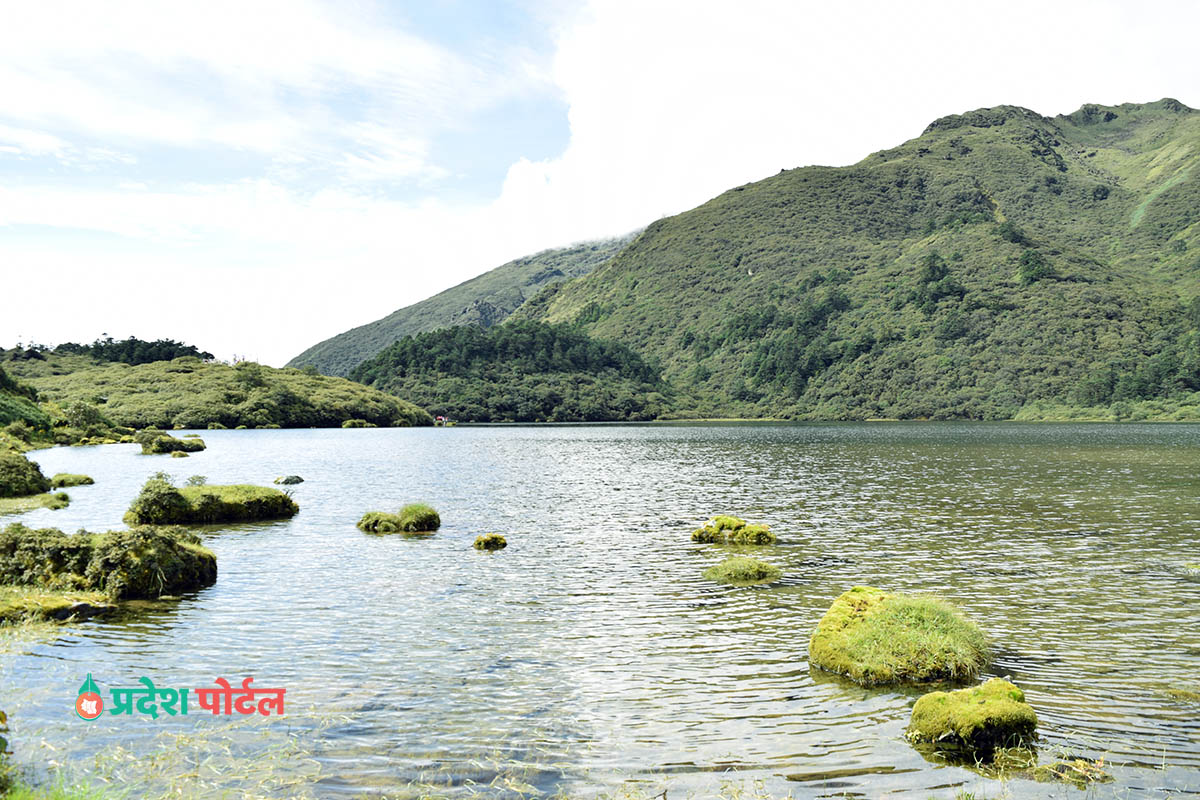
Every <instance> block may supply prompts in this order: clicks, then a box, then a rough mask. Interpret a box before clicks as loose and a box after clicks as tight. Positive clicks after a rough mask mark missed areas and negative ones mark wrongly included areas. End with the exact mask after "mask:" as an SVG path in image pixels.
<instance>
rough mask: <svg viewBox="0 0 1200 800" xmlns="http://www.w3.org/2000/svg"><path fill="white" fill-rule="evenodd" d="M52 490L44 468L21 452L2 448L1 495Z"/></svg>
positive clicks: (0, 455)
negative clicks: (43, 472) (43, 471)
mask: <svg viewBox="0 0 1200 800" xmlns="http://www.w3.org/2000/svg"><path fill="white" fill-rule="evenodd" d="M48 491H50V481H49V480H47V479H46V476H45V475H43V474H42V469H41V467H39V466H38V465H37V464H35V463H33V462H32V461H30V460H29V459H28V458H26V457H25V456H23V455H21V454H20V453H13V452H8V451H3V450H0V497H24V496H26V495H31V494H41V493H43V492H48Z"/></svg>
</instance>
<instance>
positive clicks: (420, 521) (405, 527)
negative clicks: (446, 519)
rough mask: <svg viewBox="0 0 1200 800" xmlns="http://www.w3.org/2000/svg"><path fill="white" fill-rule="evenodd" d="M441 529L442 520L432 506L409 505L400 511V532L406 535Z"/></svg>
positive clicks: (422, 504)
mask: <svg viewBox="0 0 1200 800" xmlns="http://www.w3.org/2000/svg"><path fill="white" fill-rule="evenodd" d="M440 527H442V518H441V517H440V516H438V512H437V511H434V509H433V506H427V505H425V504H424V503H409V504H408V505H406V506H405V507H404V508H402V509H400V530H402V531H404V532H406V533H425V532H430V531H436V530H437V529H438V528H440Z"/></svg>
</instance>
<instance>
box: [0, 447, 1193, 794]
mask: <svg viewBox="0 0 1200 800" xmlns="http://www.w3.org/2000/svg"><path fill="white" fill-rule="evenodd" d="M205 439H206V440H207V441H208V444H209V449H208V450H207V451H205V452H202V453H198V454H195V455H193V456H192V457H191V458H190V459H188V460H186V461H173V460H170V459H166V458H161V457H146V456H141V455H138V454H136V448H135V447H133V446H109V447H101V448H64V449H56V450H51V451H42V452H38V453H35V454H33V457H34V458H35V459H36V460H38V461H39V462H40V463H41V464H42V466H43V468H44V470H45V471H46V472H47V473H48V474H49V473H52V472H59V471H66V472H83V473H87V474H90V475H92V476H93V477H95V478H96V485H95V486H87V487H79V488H76V489H72V490H70V494H71V496H72V498H73V502H72V504H71V506H70V508H68V509H65V510H61V511H55V512H50V511H46V510H40V511H37V512H32V513H30V514H26V515H24V516H23V517H21V519H22V520H23V521H25V522H27V524H30V525H54V526H56V527H61V528H64V529H66V530H74V529H75V528H78V527H82V526H85V525H86V526H87V527H89V528H91V529H94V530H95V529H104V528H106V527H115V526H119V525H120V518H121V514H122V513H123V511H124V510H125V508H126V507H127V506H128V504H129V501H130V500H131V499H132V497H133V496H134V494H135V493H136V491H137V489H138V487H139V486H140V484H141V483H142V481H144V480H145V478H146V477H147V476H148V475H149V474H150V473H152V472H154V471H156V470H159V469H165V470H167V471H169V472H172V473H173V474H174V475H175V476H176V477H177V478H179V479H181V480H182V479H184V478H186V477H187V476H188V475H190V474H194V473H199V474H203V475H206V476H207V477H208V478H209V481H210V482H213V483H219V482H234V481H237V482H242V481H245V482H257V483H266V482H269V481H271V480H272V479H273V478H274V477H276V476H277V475H283V474H292V473H294V474H299V475H302V476H304V478H305V479H306V480H305V483H303V484H300V485H298V486H295V487H292V488H293V494H294V496H295V497H296V500H297V501H298V502H299V504H300V506H301V509H302V510H301V513H300V515H298V516H297V517H295V518H294V519H292V520H289V521H287V522H281V523H274V524H256V525H242V526H236V527H233V528H230V529H226V530H219V531H217V530H212V531H208V532H206V533H205V534H204V535H205V536H206V539H207V544H208V546H209V547H211V548H212V549H213V550H214V551H216V553H217V557H218V562H219V570H220V577H219V579H218V582H217V584H216V585H215V586H213V587H211V588H209V589H207V590H204V591H202V592H200V593H198V594H196V595H194V596H190V597H186V598H184V599H183V600H182V601H180V602H179V603H177V604H167V605H165V606H156V607H154V608H151V609H148V610H147V611H146V612H145V613H143V614H140V615H138V616H136V617H134V618H131V619H126V620H123V621H109V622H104V621H93V622H89V623H85V624H80V625H76V626H74V627H72V628H70V629H69V630H67V631H65V632H64V635H63V636H61V637H60V638H58V639H57V640H55V641H52V642H35V643H31V644H29V645H27V646H25V647H24V648H23V649H24V652H19V653H9V654H7V655H4V656H0V687H2V692H3V693H2V703H0V706H2V707H4V708H6V710H8V711H9V712H11V714H12V716H13V718H14V722H15V723H16V724H15V726H14V733H15V734H16V736H15V738H16V743H17V747H18V760H19V761H24V762H26V763H34V762H37V763H47V762H49V763H52V764H62V765H66V766H68V767H74V768H81V769H84V770H86V771H89V772H91V773H92V774H100V775H107V776H111V777H112V778H113V779H114V780H116V781H120V782H123V783H128V784H129V785H131V786H133V787H134V788H135V792H136V793H138V794H142V793H153V792H156V791H165V790H166V789H167V788H168V787H169V784H170V783H171V781H172V779H174V780H175V782H176V783H177V784H178V783H181V781H179V779H178V777H177V776H178V775H180V774H185V775H188V776H190V777H188V778H187V779H186V781H185V782H183V783H184V784H185V785H186V786H187V789H186V791H185V794H203V793H205V792H209V793H212V794H216V793H219V792H221V791H226V792H232V793H233V794H235V795H236V794H237V793H238V792H241V791H253V792H258V793H262V794H266V795H273V796H292V795H296V794H309V795H312V796H320V797H324V796H364V795H366V796H371V795H376V794H386V795H388V796H417V795H420V794H421V793H422V792H423V791H429V790H428V789H427V788H422V787H429V786H432V787H436V788H434V789H433V790H432V793H433V794H435V795H466V794H468V793H471V792H483V793H485V794H488V795H490V796H517V795H519V794H521V793H527V794H553V793H555V792H569V793H579V794H584V795H588V794H594V793H596V792H598V791H608V790H612V789H613V788H614V787H616V786H619V785H620V784H622V783H623V782H626V781H632V782H634V783H635V784H636V785H639V786H641V787H643V788H644V789H645V790H646V791H647V792H649V793H657V792H661V791H662V790H663V789H664V788H669V789H670V790H671V792H672V796H681V795H682V794H683V793H684V792H685V791H687V790H695V791H697V792H698V793H700V794H711V793H713V792H715V791H716V790H717V789H718V787H720V786H721V785H723V784H724V783H726V782H728V781H730V780H731V779H732V780H744V781H761V782H763V784H764V785H765V787H766V789H767V790H768V791H769V792H770V793H771V794H774V795H779V796H783V795H786V794H788V793H789V792H791V793H792V794H793V795H794V796H796V797H825V796H842V795H843V794H845V795H848V796H865V797H878V796H882V795H884V794H887V795H888V796H890V797H911V798H922V799H924V798H928V797H930V796H931V795H932V796H947V795H949V794H952V793H953V791H952V789H947V788H946V787H956V786H959V787H966V788H968V789H971V790H974V791H983V792H987V793H990V794H993V795H994V794H996V793H998V791H999V789H998V787H997V785H996V784H994V783H989V782H988V781H987V780H986V779H984V778H981V777H979V776H978V775H975V774H974V773H972V772H969V771H967V770H964V769H960V768H958V767H938V766H935V765H932V764H930V763H928V762H926V761H925V760H924V759H923V758H921V756H920V755H918V754H917V753H916V752H915V751H913V750H912V749H911V748H909V747H908V745H906V744H905V743H904V741H903V738H902V732H903V729H904V726H905V725H906V724H907V720H908V713H909V709H910V707H911V704H912V701H913V699H914V698H915V697H916V696H917V694H918V692H916V691H915V690H891V689H871V690H867V689H862V688H859V687H856V686H853V685H849V684H846V683H845V682H843V681H841V680H838V679H835V678H833V677H831V676H828V675H825V674H823V673H820V672H817V671H810V669H809V667H808V664H807V653H806V651H807V640H808V636H809V634H810V632H811V630H812V628H813V626H814V625H815V623H816V620H817V619H818V618H819V617H820V615H821V614H822V613H823V611H824V609H825V608H826V607H828V605H829V603H830V601H831V600H832V599H833V598H834V597H835V596H836V595H837V594H839V593H841V592H842V591H844V590H845V589H846V588H848V587H850V586H852V585H855V584H860V583H867V584H874V585H878V586H882V587H885V588H890V589H898V590H905V591H919V592H937V593H940V594H943V595H945V596H946V597H948V598H950V599H951V600H953V601H954V602H956V603H957V604H959V605H960V606H962V607H963V608H965V609H966V610H967V611H968V612H969V613H970V614H971V615H972V616H973V617H974V618H976V619H977V620H978V621H979V622H980V623H981V624H982V625H983V626H984V628H985V629H986V630H987V631H988V632H989V633H990V634H991V635H992V636H993V638H994V639H995V641H996V643H997V649H998V658H997V661H996V663H995V664H994V665H993V667H992V668H991V670H990V671H989V673H988V674H989V675H1011V676H1012V678H1013V679H1014V680H1015V681H1016V682H1017V683H1018V684H1020V685H1021V686H1022V687H1023V688H1024V689H1025V690H1026V693H1027V695H1028V697H1029V698H1030V701H1031V702H1032V703H1033V704H1034V706H1035V708H1036V709H1037V711H1038V714H1039V717H1040V718H1041V734H1042V741H1041V745H1040V748H1041V751H1042V752H1043V754H1046V755H1049V756H1056V755H1061V754H1064V753H1069V754H1072V755H1080V756H1086V757H1089V758H1097V757H1100V756H1103V757H1104V758H1105V760H1106V762H1107V763H1108V764H1109V765H1112V770H1111V771H1112V772H1113V774H1114V776H1115V778H1116V782H1115V783H1114V784H1111V785H1108V786H1102V787H1098V788H1096V789H1094V790H1093V791H1094V793H1095V796H1101V797H1107V796H1119V797H1143V796H1144V797H1159V796H1162V795H1163V793H1164V791H1166V790H1169V791H1171V792H1172V793H1173V794H1172V796H1189V795H1196V794H1200V722H1198V721H1197V716H1198V712H1200V706H1198V705H1196V704H1194V703H1192V704H1189V703H1188V702H1187V701H1185V700H1181V699H1177V698H1173V697H1172V696H1170V695H1168V694H1167V693H1166V692H1165V690H1166V689H1170V688H1172V687H1176V688H1186V689H1192V690H1197V691H1200V672H1198V669H1197V668H1198V667H1200V577H1198V576H1197V575H1196V574H1195V573H1192V572H1189V571H1188V570H1187V568H1186V567H1185V566H1184V565H1185V564H1188V563H1196V562H1200V552H1198V548H1197V539H1196V530H1197V523H1198V522H1200V491H1198V489H1200V476H1198V474H1197V469H1196V466H1197V464H1198V463H1200V426H1185V425H1172V426H1166V425H1163V426H1149V425H1125V426H1109V425H1054V426H1049V425H1046V426H1026V425H983V424H980V425H972V424H920V425H907V424H887V425H849V424H848V425H677V426H562V427H557V426H542V427H489V428H477V427H463V426H460V427H457V428H452V429H436V430H433V429H427V430H346V431H342V430H336V431H213V432H205ZM411 500H424V501H428V502H430V503H432V504H433V505H434V506H435V507H437V508H438V509H439V511H441V513H442V519H443V524H444V527H443V528H442V529H441V531H439V532H438V534H437V535H436V536H434V537H432V538H428V539H423V540H415V539H408V538H403V537H397V536H367V535H364V534H362V533H361V532H359V531H358V530H356V529H355V527H354V523H355V522H356V521H357V519H358V517H359V516H360V514H361V513H362V512H363V511H365V510H368V509H373V508H378V509H388V508H394V507H396V506H399V505H400V504H402V503H404V502H407V501H411ZM716 512H733V513H738V514H741V515H743V516H746V517H749V518H752V519H754V520H756V521H763V522H767V523H769V524H770V525H771V526H772V528H773V529H774V530H775V531H776V532H778V533H779V534H780V543H779V545H778V546H776V547H771V548H766V549H765V550H764V551H763V554H764V557H765V558H767V559H768V560H770V561H772V562H774V563H776V564H778V565H779V566H780V567H782V568H783V569H784V571H785V578H784V580H783V581H782V582H781V583H779V584H776V585H774V586H771V587H765V588H764V587H758V588H743V589H732V588H725V587H718V586H716V585H714V584H710V583H708V582H706V581H704V580H703V579H702V578H701V577H700V573H701V572H702V571H703V570H704V569H705V568H706V567H708V566H710V565H711V564H713V563H715V562H716V561H718V560H719V559H720V558H721V557H722V552H721V548H717V547H713V546H700V545H694V544H692V543H691V542H690V540H689V533H690V531H691V529H692V528H693V527H695V525H696V524H698V523H699V522H701V521H702V520H703V519H704V518H706V517H707V516H709V515H710V514H712V513H716ZM13 519H15V518H8V520H7V521H12V520H13ZM488 531H497V532H500V533H503V534H504V535H505V536H507V537H508V541H509V546H508V548H507V549H506V550H503V551H501V552H499V553H495V554H488V553H480V552H476V551H474V550H472V549H471V543H472V541H473V540H474V538H475V537H476V536H477V535H478V534H480V533H485V532H488ZM88 672H90V673H92V674H93V675H94V676H95V678H96V679H97V680H98V681H99V682H100V683H101V686H102V687H104V689H105V690H106V691H107V689H108V687H111V686H113V685H130V684H131V683H132V682H134V681H136V679H137V678H138V677H140V676H142V675H147V676H149V677H151V678H153V680H154V681H155V683H157V684H159V685H166V686H202V685H209V684H211V682H212V680H213V679H214V678H215V677H217V676H225V677H228V678H230V679H233V678H238V679H240V678H241V677H243V676H246V675H253V676H254V677H255V681H256V683H257V684H259V685H265V686H273V685H283V686H286V687H287V688H288V714H287V716H286V718H284V719H282V720H269V721H268V720H263V719H260V718H252V719H248V720H236V721H235V722H233V723H232V724H231V723H230V721H229V720H228V719H226V718H223V717H222V718H215V719H214V718H208V719H205V718H204V717H202V716H200V715H197V714H191V715H189V716H187V717H185V718H182V719H176V720H163V719H160V720H158V721H154V720H150V719H148V718H137V717H135V718H130V717H118V718H111V719H110V718H104V719H102V720H100V721H98V722H95V723H84V722H82V721H81V720H79V719H78V718H76V717H75V716H74V715H73V713H72V705H71V704H72V702H73V700H74V695H75V691H76V688H77V687H78V685H79V683H80V682H81V680H82V679H83V677H84V676H85V675H86V673H88ZM730 770H735V771H736V774H732V775H731V774H729V773H728V771H730ZM1010 788H1011V789H1012V791H1014V793H1015V796H1020V797H1051V796H1062V794H1063V792H1064V791H1065V790H1064V789H1063V788H1061V787H1053V786H1049V785H1043V784H1036V783H1032V782H1026V781H1022V782H1020V784H1019V785H1015V786H1013V787H1010Z"/></svg>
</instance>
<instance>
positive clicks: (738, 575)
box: [704, 556, 783, 586]
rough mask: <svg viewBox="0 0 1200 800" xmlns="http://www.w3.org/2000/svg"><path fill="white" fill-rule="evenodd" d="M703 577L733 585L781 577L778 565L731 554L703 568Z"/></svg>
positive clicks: (744, 584)
mask: <svg viewBox="0 0 1200 800" xmlns="http://www.w3.org/2000/svg"><path fill="white" fill-rule="evenodd" d="M704 577H705V578H708V579H709V580H710V581H716V582H717V583H731V584H734V585H735V586H748V585H750V584H755V583H767V582H770V581H777V580H779V579H780V578H781V577H783V572H781V571H780V569H779V567H776V566H774V565H773V564H768V563H767V562H765V561H759V560H758V559H757V558H747V557H746V556H732V557H730V558H727V559H725V560H724V561H722V562H721V563H720V564H716V565H714V566H711V567H709V568H708V569H706V570H704Z"/></svg>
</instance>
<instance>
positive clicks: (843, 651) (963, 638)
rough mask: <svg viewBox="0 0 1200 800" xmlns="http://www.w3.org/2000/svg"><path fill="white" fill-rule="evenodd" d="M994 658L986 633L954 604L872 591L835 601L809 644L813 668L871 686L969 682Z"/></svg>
mask: <svg viewBox="0 0 1200 800" xmlns="http://www.w3.org/2000/svg"><path fill="white" fill-rule="evenodd" d="M988 657H989V652H988V643H987V638H986V637H985V636H984V634H983V631H981V630H980V629H979V627H978V626H976V625H975V623H973V622H971V621H969V620H967V619H965V618H964V617H963V616H962V614H961V613H959V611H958V610H956V609H955V608H954V607H953V606H951V605H949V604H948V603H946V602H944V601H942V600H938V599H936V598H932V597H909V596H905V595H900V594H889V593H887V592H884V591H881V590H879V589H875V588H872V587H869V586H856V587H854V588H853V589H851V590H849V591H848V592H845V593H844V594H842V595H841V596H840V597H838V598H837V599H836V600H834V602H833V605H831V606H830V608H829V610H828V611H826V612H825V616H823V617H822V618H821V621H820V623H819V624H818V625H817V629H816V630H815V631H814V632H813V634H812V638H811V639H810V641H809V645H808V658H809V662H810V663H811V664H813V665H814V666H816V667H820V668H821V669H825V670H828V671H830V672H837V673H840V674H842V675H845V676H847V677H848V678H850V679H851V680H853V681H855V682H857V683H861V684H863V685H866V686H870V685H875V684H881V683H897V682H926V681H936V680H947V679H953V680H969V679H972V678H974V677H975V676H976V675H978V674H979V671H980V670H981V669H983V667H984V665H985V664H987V661H988Z"/></svg>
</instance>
